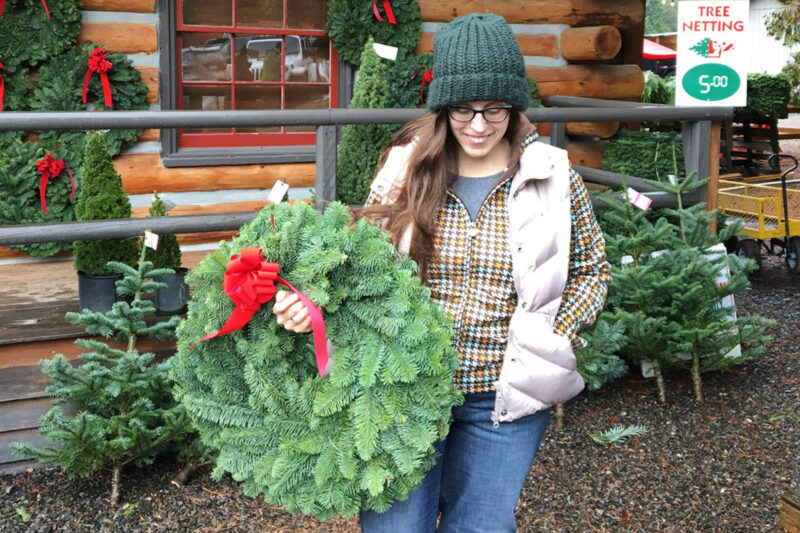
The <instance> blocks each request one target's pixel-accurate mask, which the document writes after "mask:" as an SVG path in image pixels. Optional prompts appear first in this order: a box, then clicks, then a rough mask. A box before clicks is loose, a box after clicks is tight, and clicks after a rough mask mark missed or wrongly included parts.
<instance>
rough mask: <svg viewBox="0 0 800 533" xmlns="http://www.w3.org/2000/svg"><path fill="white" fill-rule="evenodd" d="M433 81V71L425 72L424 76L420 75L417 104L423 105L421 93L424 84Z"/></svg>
mask: <svg viewBox="0 0 800 533" xmlns="http://www.w3.org/2000/svg"><path fill="white" fill-rule="evenodd" d="M432 81H433V71H432V70H427V71H425V74H423V75H422V83H421V84H420V86H419V103H420V104H422V103H424V98H423V96H422V92H423V91H424V90H425V84H426V83H430V82H432Z"/></svg>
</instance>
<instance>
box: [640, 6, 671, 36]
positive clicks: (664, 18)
mask: <svg viewBox="0 0 800 533" xmlns="http://www.w3.org/2000/svg"><path fill="white" fill-rule="evenodd" d="M676 31H678V7H677V3H676V4H673V5H672V6H670V5H667V4H666V3H664V2H662V1H661V0H647V3H646V5H645V15H644V34H645V35H651V34H654V33H674V32H676Z"/></svg>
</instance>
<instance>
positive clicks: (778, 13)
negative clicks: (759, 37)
mask: <svg viewBox="0 0 800 533" xmlns="http://www.w3.org/2000/svg"><path fill="white" fill-rule="evenodd" d="M778 1H779V2H780V3H781V4H782V5H783V7H781V8H780V9H776V10H775V11H773V12H771V13H769V14H768V15H766V17H764V18H765V21H764V22H765V24H766V27H767V33H769V34H770V35H772V36H773V37H775V38H776V39H778V40H782V41H783V44H785V45H786V46H792V45H795V44H797V43H799V42H800V2H798V1H797V0H778Z"/></svg>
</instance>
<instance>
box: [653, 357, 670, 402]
mask: <svg viewBox="0 0 800 533" xmlns="http://www.w3.org/2000/svg"><path fill="white" fill-rule="evenodd" d="M653 374H655V376H656V385H658V401H659V402H661V403H662V404H665V403H667V389H666V388H665V387H664V375H663V374H661V363H659V362H658V361H656V360H655V359H653Z"/></svg>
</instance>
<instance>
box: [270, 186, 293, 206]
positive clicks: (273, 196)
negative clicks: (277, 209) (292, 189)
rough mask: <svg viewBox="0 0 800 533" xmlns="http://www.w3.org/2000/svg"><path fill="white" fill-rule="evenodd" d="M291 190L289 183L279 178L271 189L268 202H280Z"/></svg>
mask: <svg viewBox="0 0 800 533" xmlns="http://www.w3.org/2000/svg"><path fill="white" fill-rule="evenodd" d="M288 190H289V185H288V184H287V183H286V182H285V181H281V180H277V181H276V182H275V185H273V186H272V190H271V191H269V196H267V203H270V204H279V203H281V200H283V197H284V196H286V193H287V191H288Z"/></svg>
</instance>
